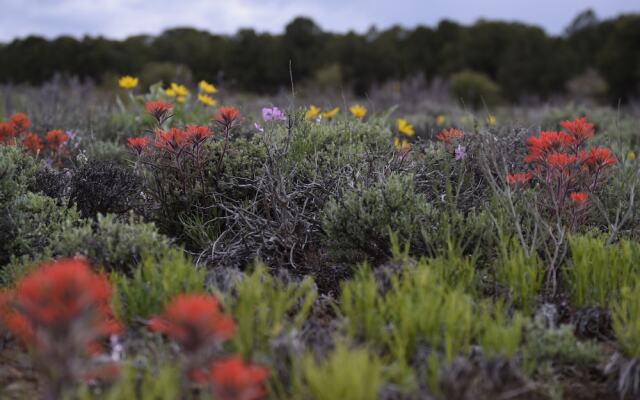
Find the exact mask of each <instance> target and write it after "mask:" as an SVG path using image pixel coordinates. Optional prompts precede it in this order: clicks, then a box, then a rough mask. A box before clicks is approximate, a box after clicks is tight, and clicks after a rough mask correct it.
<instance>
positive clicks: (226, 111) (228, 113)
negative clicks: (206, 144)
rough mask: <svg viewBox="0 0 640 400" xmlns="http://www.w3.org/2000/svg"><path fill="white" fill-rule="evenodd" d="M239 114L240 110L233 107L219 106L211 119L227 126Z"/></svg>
mask: <svg viewBox="0 0 640 400" xmlns="http://www.w3.org/2000/svg"><path fill="white" fill-rule="evenodd" d="M239 116H240V111H239V110H238V109H237V108H235V107H220V108H219V109H218V112H216V113H215V115H214V116H213V120H214V121H215V122H217V123H218V124H220V125H222V126H224V127H226V128H229V127H231V126H232V125H233V123H234V122H235V121H236V119H238V117H239Z"/></svg>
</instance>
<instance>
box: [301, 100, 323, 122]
mask: <svg viewBox="0 0 640 400" xmlns="http://www.w3.org/2000/svg"><path fill="white" fill-rule="evenodd" d="M318 114H320V108H319V107H316V106H314V105H313V104H312V105H310V106H309V109H308V110H307V112H305V113H304V119H306V120H307V121H309V120H312V119H316V117H318Z"/></svg>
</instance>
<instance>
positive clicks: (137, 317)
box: [111, 249, 205, 324]
mask: <svg viewBox="0 0 640 400" xmlns="http://www.w3.org/2000/svg"><path fill="white" fill-rule="evenodd" d="M204 278H205V271H204V270H202V269H198V268H196V266H195V265H193V263H192V262H191V260H190V259H189V258H188V257H187V256H186V255H185V254H184V251H183V250H181V249H164V250H162V251H161V253H160V254H156V255H144V256H143V259H142V262H141V263H140V264H138V265H137V266H136V267H135V268H134V269H133V271H132V273H131V274H124V273H121V272H115V273H113V275H112V277H111V280H112V282H114V287H115V289H116V295H115V296H114V303H115V305H114V309H115V312H116V315H117V316H118V318H119V319H120V320H121V321H122V322H124V323H125V324H130V323H132V322H141V321H145V320H146V319H147V318H149V317H150V316H151V315H153V314H158V313H160V312H161V311H162V308H163V307H164V306H165V304H166V303H167V302H168V301H169V300H171V299H172V298H174V297H175V296H177V295H178V294H181V293H201V292H204V290H205V283H204Z"/></svg>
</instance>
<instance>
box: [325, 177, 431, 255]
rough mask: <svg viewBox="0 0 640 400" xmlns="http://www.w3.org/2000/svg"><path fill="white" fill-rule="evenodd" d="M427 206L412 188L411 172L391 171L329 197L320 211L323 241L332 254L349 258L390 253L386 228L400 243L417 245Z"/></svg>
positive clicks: (425, 217) (426, 216)
mask: <svg viewBox="0 0 640 400" xmlns="http://www.w3.org/2000/svg"><path fill="white" fill-rule="evenodd" d="M429 210H430V207H429V205H428V204H427V202H426V200H425V199H424V197H423V196H422V195H420V194H417V193H416V192H415V185H414V182H413V176H411V175H404V176H403V175H393V176H391V177H390V178H389V179H388V180H386V181H384V182H380V183H378V184H376V185H374V186H372V187H370V188H359V189H356V190H354V191H352V192H348V193H346V194H345V195H344V196H343V197H342V198H341V199H339V200H332V201H330V202H329V203H328V204H327V205H326V207H325V208H324V210H323V211H322V228H323V230H324V234H325V243H326V245H327V246H328V247H329V249H330V250H331V251H332V252H333V253H334V255H336V256H338V257H340V258H345V259H347V260H351V261H354V260H358V259H363V258H374V259H381V258H383V257H385V256H388V255H390V254H391V252H390V247H389V243H390V236H389V233H390V232H394V233H395V234H397V235H398V240H399V241H400V243H405V242H408V243H411V245H412V247H417V248H419V247H421V232H420V227H421V226H422V225H425V224H427V218H428V214H429Z"/></svg>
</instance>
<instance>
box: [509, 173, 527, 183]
mask: <svg viewBox="0 0 640 400" xmlns="http://www.w3.org/2000/svg"><path fill="white" fill-rule="evenodd" d="M532 177H533V175H532V174H531V173H530V172H520V173H517V174H511V175H507V183H508V184H509V185H516V184H521V185H522V184H525V183H527V182H529V181H530V180H531V178H532Z"/></svg>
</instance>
